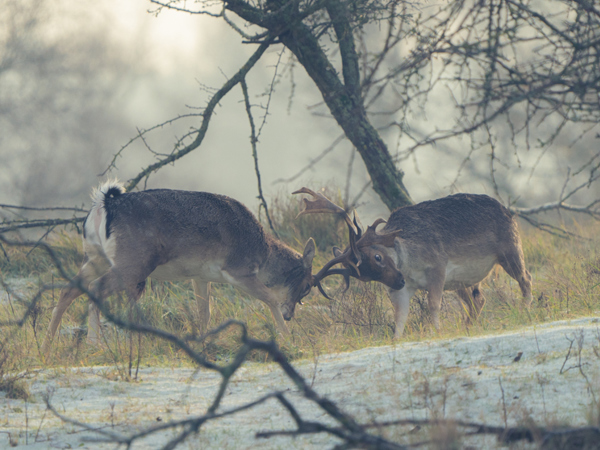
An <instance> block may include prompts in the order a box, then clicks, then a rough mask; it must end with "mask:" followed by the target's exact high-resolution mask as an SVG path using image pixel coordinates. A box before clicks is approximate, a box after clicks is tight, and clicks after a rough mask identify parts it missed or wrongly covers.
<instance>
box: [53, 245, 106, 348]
mask: <svg viewBox="0 0 600 450" xmlns="http://www.w3.org/2000/svg"><path fill="white" fill-rule="evenodd" d="M107 267H108V266H107V265H106V264H100V263H98V261H95V260H89V259H88V257H87V256H86V259H85V261H84V263H83V265H82V266H81V269H79V272H78V273H77V275H76V276H75V277H74V278H73V280H72V281H71V282H70V283H69V285H68V286H67V287H65V288H64V289H62V290H61V292H60V297H59V299H58V303H57V305H56V306H55V307H54V309H53V310H52V318H51V319H50V324H49V325H48V331H47V332H46V336H45V337H44V343H43V344H42V353H43V354H47V353H48V351H49V350H50V346H51V344H52V340H53V339H54V335H55V334H56V330H57V329H58V326H59V325H60V322H61V320H62V316H63V314H64V313H65V311H66V310H67V309H68V308H69V306H71V304H72V303H73V302H74V301H75V299H77V298H78V297H79V296H81V295H83V293H84V292H83V291H82V290H81V289H80V288H79V286H81V287H83V288H85V289H87V288H88V286H89V285H90V283H91V282H92V281H93V280H94V279H95V278H97V277H98V275H100V274H101V273H102V270H103V269H104V270H106V268H107Z"/></svg>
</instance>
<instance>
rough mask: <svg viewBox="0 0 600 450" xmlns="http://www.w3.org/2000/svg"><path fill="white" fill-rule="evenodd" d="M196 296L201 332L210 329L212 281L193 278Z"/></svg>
mask: <svg viewBox="0 0 600 450" xmlns="http://www.w3.org/2000/svg"><path fill="white" fill-rule="evenodd" d="M192 286H193V287H194V296H195V297H196V304H197V306H198V328H199V330H200V334H204V333H206V332H207V331H208V322H209V321H210V283H209V282H207V281H204V280H200V279H194V280H192Z"/></svg>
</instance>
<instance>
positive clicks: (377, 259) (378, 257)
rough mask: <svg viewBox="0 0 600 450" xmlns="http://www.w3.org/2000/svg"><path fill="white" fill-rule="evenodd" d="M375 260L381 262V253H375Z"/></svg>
mask: <svg viewBox="0 0 600 450" xmlns="http://www.w3.org/2000/svg"><path fill="white" fill-rule="evenodd" d="M375 261H377V262H381V255H380V254H379V253H375Z"/></svg>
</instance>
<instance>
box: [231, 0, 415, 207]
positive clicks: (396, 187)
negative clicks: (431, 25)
mask: <svg viewBox="0 0 600 450" xmlns="http://www.w3.org/2000/svg"><path fill="white" fill-rule="evenodd" d="M332 5H333V7H336V6H337V5H336V2H332ZM227 8H228V9H229V10H231V11H233V12H234V13H236V14H237V15H238V16H240V17H241V18H243V19H245V20H247V21H249V22H251V23H254V24H256V25H259V26H262V27H264V28H267V29H268V30H269V31H271V32H272V33H273V34H275V35H277V36H278V37H279V39H280V41H281V42H282V43H283V44H284V45H285V46H286V47H287V48H288V49H289V50H290V51H291V52H292V53H293V54H294V55H295V56H296V58H298V61H299V62H300V64H302V66H304V68H305V69H306V72H307V73H308V75H309V76H310V77H311V78H312V79H313V81H314V82H315V84H316V85H317V87H318V89H319V90H320V91H321V94H322V95H323V99H324V100H325V103H326V104H327V106H328V107H329V110H330V111H331V114H332V115H333V117H334V118H335V120H336V121H337V123H338V124H339V125H340V126H341V127H342V129H343V130H344V133H345V134H346V136H347V137H348V139H349V140H350V142H352V144H353V145H354V146H355V147H356V149H357V150H358V152H359V153H360V155H361V157H362V159H363V161H364V163H365V166H366V167H367V171H368V172H369V176H370V177H371V181H372V182H373V189H374V190H375V192H377V194H379V196H380V197H381V200H382V201H383V203H385V204H386V206H387V207H388V208H389V209H390V210H393V209H396V208H398V207H400V206H406V205H410V204H413V201H412V199H411V198H410V195H409V194H408V191H407V189H406V187H404V183H403V182H402V178H403V177H404V174H403V173H402V172H401V171H400V170H398V168H397V167H396V165H395V164H394V161H393V160H392V157H391V155H390V153H389V151H388V149H387V147H386V145H385V143H384V142H383V140H382V139H381V137H380V136H379V133H378V132H377V130H375V128H373V126H372V125H371V123H370V122H369V120H368V118H367V115H366V113H365V110H364V107H363V103H362V98H361V96H360V80H358V79H357V78H358V76H359V74H358V70H356V69H357V68H354V67H352V66H353V64H354V62H353V59H355V60H357V58H355V56H356V54H355V51H354V48H353V37H352V35H351V31H349V29H348V28H347V27H346V29H344V26H345V25H346V24H345V23H344V21H343V17H341V19H342V20H340V24H337V25H339V28H336V31H338V30H340V33H342V32H343V33H345V35H344V36H343V37H342V38H340V43H341V47H342V53H344V52H346V53H347V55H348V57H346V58H344V56H346V55H344V54H343V55H342V57H343V62H344V77H345V78H346V79H345V82H346V84H345V85H344V84H343V83H342V82H341V80H340V78H339V76H338V74H337V73H336V70H335V68H334V67H333V66H332V64H331V63H330V62H329V60H328V58H327V55H326V54H325V52H324V51H323V49H322V48H321V46H320V45H319V41H318V39H317V38H316V37H315V36H314V35H313V33H312V31H311V29H310V28H309V27H307V26H306V25H305V24H303V23H302V22H301V21H299V20H297V18H295V17H293V16H294V14H293V11H289V13H290V14H289V15H287V14H285V12H281V11H280V14H278V15H277V16H278V17H277V19H276V20H269V19H273V18H272V16H271V17H269V16H268V15H267V16H265V15H263V14H262V12H261V11H260V10H257V9H256V8H253V7H251V6H249V5H248V4H246V3H245V2H242V1H239V0H230V1H229V2H227ZM338 12H339V11H332V12H330V14H335V13H338ZM283 30H285V31H283ZM351 41H352V42H351ZM344 46H345V47H344ZM348 47H352V48H348Z"/></svg>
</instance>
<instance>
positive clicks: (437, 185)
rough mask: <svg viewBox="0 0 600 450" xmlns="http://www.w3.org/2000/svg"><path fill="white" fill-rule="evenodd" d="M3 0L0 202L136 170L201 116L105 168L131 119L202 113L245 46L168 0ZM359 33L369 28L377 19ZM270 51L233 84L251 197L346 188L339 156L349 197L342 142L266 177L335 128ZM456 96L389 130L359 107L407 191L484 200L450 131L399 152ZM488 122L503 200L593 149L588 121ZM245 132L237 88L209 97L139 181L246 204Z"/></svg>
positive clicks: (45, 201)
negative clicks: (245, 91) (527, 126)
mask: <svg viewBox="0 0 600 450" xmlns="http://www.w3.org/2000/svg"><path fill="white" fill-rule="evenodd" d="M2 5H3V7H2V9H1V12H0V203H8V204H13V205H27V206H49V205H53V206H59V205H60V206H73V205H78V206H81V205H84V206H85V207H86V208H87V207H89V206H90V201H89V194H90V192H91V190H92V188H94V187H96V186H97V185H98V184H99V182H100V181H102V180H104V179H106V178H118V179H120V180H122V181H127V180H128V179H130V178H132V177H134V176H135V175H137V174H138V173H139V172H140V171H141V170H142V169H143V168H145V167H146V166H147V165H149V164H151V163H153V162H155V161H156V158H157V156H156V155H155V154H153V153H152V152H157V153H160V154H168V153H170V152H171V151H172V150H173V146H174V143H175V142H176V141H177V139H178V138H179V137H181V136H182V135H184V134H185V133H187V132H189V131H191V130H192V129H193V127H197V126H199V123H200V118H199V117H190V118H182V119H181V120H177V121H176V122H174V123H173V124H165V125H164V126H161V127H158V128H157V129H156V130H154V131H153V132H152V133H151V134H149V135H148V136H147V137H146V139H145V140H140V139H138V140H137V141H135V142H134V143H132V144H131V145H130V146H127V148H125V149H124V150H123V151H122V153H121V154H120V155H119V157H117V158H116V161H115V166H116V169H113V170H111V171H110V172H108V173H104V172H105V170H106V169H107V167H108V166H109V165H110V163H111V161H112V160H113V157H114V155H115V154H116V153H117V152H119V151H120V149H122V148H123V147H124V146H125V145H126V144H127V143H128V142H129V141H130V140H131V139H132V138H134V137H135V136H136V135H138V133H139V130H144V129H148V128H151V127H154V126H156V125H158V124H162V123H165V122H166V121H169V120H170V119H173V118H175V117H178V116H182V115H186V114H198V113H199V112H201V111H200V110H199V108H202V107H204V106H205V105H206V103H207V101H208V100H209V99H210V97H211V95H212V94H213V93H214V92H215V90H216V89H218V88H219V87H220V86H221V85H222V84H223V82H224V81H225V80H226V79H227V78H228V77H231V76H232V75H233V74H235V72H236V71H237V70H238V69H239V67H240V66H241V65H242V64H243V63H244V62H245V61H246V59H247V58H248V57H249V56H250V55H251V54H252V53H253V52H254V51H255V49H256V45H255V44H242V43H241V38H240V36H239V35H238V34H237V33H235V32H234V31H233V30H232V29H231V28H230V27H229V26H227V24H226V23H225V22H224V21H223V20H220V19H214V18H210V17H206V16H197V15H190V14H185V13H181V12H175V11H162V12H161V13H160V14H152V13H149V12H148V11H149V10H152V9H153V6H152V5H151V4H150V3H149V2H148V1H146V0H129V1H127V2H123V1H117V0H105V1H103V2H92V1H91V0H83V1H79V2H69V1H66V0H37V1H33V0H2ZM366 32H367V34H369V33H371V35H370V37H372V39H374V40H376V39H377V37H378V34H377V33H378V30H377V28H376V27H372V28H370V29H369V28H368V29H367V30H366ZM281 50H282V47H281V46H273V48H272V49H270V50H268V51H267V54H266V55H265V56H264V57H263V58H262V59H261V61H259V63H258V64H257V66H256V67H255V68H254V69H253V70H252V71H251V73H250V75H249V76H248V79H247V81H248V87H249V93H250V100H251V102H252V104H253V114H254V120H255V123H256V126H257V129H260V136H259V141H258V144H257V150H258V158H259V165H260V172H261V177H262V187H263V190H264V192H265V196H266V197H267V200H269V199H270V198H271V197H272V196H275V195H277V194H289V193H291V192H292V191H293V190H296V189H298V188H300V187H301V186H308V187H311V188H312V189H315V190H316V189H319V188H320V187H322V186H325V185H329V186H332V185H335V186H337V187H338V188H339V189H341V190H345V187H346V180H347V175H348V173H349V164H350V162H351V161H353V163H352V166H351V168H350V173H351V174H352V176H351V184H350V187H349V191H350V192H349V194H350V195H349V198H350V199H352V198H353V197H354V196H355V195H357V194H358V193H359V192H360V191H361V190H362V189H363V187H364V186H365V184H366V183H367V182H368V175H367V173H366V170H365V168H364V165H363V163H362V161H361V159H360V157H359V156H358V155H357V154H355V155H353V152H354V151H353V147H352V145H351V144H350V143H349V142H348V141H347V140H342V141H341V142H339V143H338V144H337V145H335V146H334V148H333V149H332V150H331V151H330V152H329V153H327V155H326V156H325V157H323V158H322V159H321V160H320V161H319V162H318V164H317V165H315V166H314V167H313V168H310V169H309V170H306V171H305V172H303V173H302V174H301V175H300V176H298V177H296V178H294V179H293V180H292V181H289V182H278V180H282V179H283V180H286V179H290V178H292V177H294V176H295V175H296V174H297V173H298V172H299V171H300V170H301V169H303V168H305V167H306V166H307V165H308V164H310V163H311V161H313V160H314V159H315V158H318V157H319V155H321V154H322V153H323V152H324V151H325V150H326V149H328V148H330V147H331V146H332V145H333V144H334V143H335V142H336V139H338V137H339V136H340V135H341V134H342V131H341V128H340V127H339V126H338V125H337V123H336V122H335V121H334V120H333V118H331V117H330V116H329V113H328V110H327V108H326V106H325V105H324V104H323V103H322V97H321V94H320V93H319V91H318V90H317V89H316V87H315V86H314V85H313V82H312V81H311V80H310V79H309V78H308V76H307V75H306V73H305V72H304V69H303V68H302V66H300V65H299V64H295V65H294V62H293V60H292V59H290V57H289V52H285V53H283V54H282V53H281ZM401 56H402V55H401V54H399V55H398V58H401ZM275 71H277V74H278V77H277V78H274V74H275ZM274 82H275V90H274V92H273V94H272V95H269V89H270V87H271V84H272V83H274ZM454 95H456V93H455V92H452V91H451V90H448V89H441V88H440V89H436V90H435V91H434V92H432V93H431V94H430V96H429V100H428V102H427V103H426V104H425V103H424V104H423V105H422V106H421V107H418V106H417V107H416V108H413V109H412V110H411V112H410V114H409V115H407V116H403V117H402V118H401V119H398V123H399V124H400V123H401V125H398V126H397V127H395V126H390V118H389V115H386V116H382V117H381V118H378V117H377V116H374V117H373V118H372V121H373V123H374V124H375V125H376V126H379V127H380V133H381V136H382V138H383V139H384V141H385V142H386V144H387V145H388V148H389V151H390V152H391V153H392V155H396V156H397V157H398V158H399V167H400V168H401V169H402V170H403V171H404V172H405V178H404V182H405V185H406V187H407V188H408V190H409V192H410V195H411V196H412V198H413V200H415V201H416V202H419V201H423V200H427V199H431V198H436V197H440V196H444V195H448V194H450V193H454V192H474V193H486V194H489V195H492V196H494V190H493V187H492V185H491V184H490V153H489V149H488V148H483V147H482V148H474V147H473V146H472V143H470V142H469V141H468V140H467V139H466V138H456V139H453V140H445V141H443V142H442V143H440V144H437V145H436V146H429V147H426V146H424V147H419V148H418V149H417V150H416V151H415V152H413V153H410V154H406V155H404V154H403V151H404V150H405V148H406V147H407V146H408V145H410V141H409V140H408V139H407V138H406V134H405V131H406V130H410V133H411V134H413V135H423V136H425V135H426V134H427V133H428V132H431V130H435V129H436V128H438V127H440V126H443V125H445V124H448V123H450V122H452V121H453V120H454V115H455V113H454V112H453V105H454V102H453V100H452V97H453V96H454ZM267 105H268V115H267V117H266V119H265V121H264V126H263V114H264V111H265V107H266V106H267ZM377 107H378V108H380V109H381V110H382V111H391V110H394V109H395V105H394V98H393V97H389V96H388V97H385V98H382V99H380V100H379V103H378V105H377ZM398 114H400V113H398ZM538 125H539V129H537V130H532V131H531V135H530V136H529V138H530V139H531V138H533V139H531V140H532V141H533V142H535V133H538V132H539V133H540V136H541V135H543V134H544V133H548V132H549V130H552V129H553V127H554V128H555V127H556V123H555V122H553V121H552V119H549V120H547V121H540V122H539V124H538ZM502 126H503V125H501V124H500V125H498V127H497V128H496V131H498V130H500V132H497V133H496V135H495V142H496V148H495V158H496V165H495V177H496V182H497V184H498V186H499V188H500V189H499V192H500V194H501V196H502V200H503V201H504V202H505V203H507V202H513V201H516V204H517V205H519V206H534V205H536V204H540V203H543V202H546V201H551V200H556V198H557V196H558V195H559V193H560V191H561V189H562V188H563V183H564V180H565V177H566V176H567V173H568V171H569V170H570V169H569V167H570V166H573V167H575V166H577V165H578V164H579V162H580V161H584V160H586V159H589V158H590V155H592V154H594V153H597V140H596V131H595V127H592V126H589V125H588V126H587V128H586V129H584V128H582V126H573V127H572V128H571V129H567V130H564V132H563V133H562V134H561V136H560V138H559V139H557V140H556V142H555V143H554V144H553V151H548V148H547V147H543V146H540V147H539V148H536V147H534V146H532V147H529V148H527V146H526V145H525V144H524V142H523V141H522V139H523V138H522V137H518V138H516V139H512V138H511V137H510V132H509V129H508V128H509V125H508V124H507V125H505V127H506V132H505V133H503V132H502ZM582 133H583V134H582ZM249 135H250V126H249V122H248V117H247V114H246V111H245V107H244V102H243V96H242V91H241V89H240V87H239V86H237V87H236V88H234V90H233V91H232V92H231V93H230V94H229V95H227V96H226V97H225V98H224V99H223V101H222V102H221V103H220V105H219V107H218V108H217V110H216V114H215V115H214V116H213V117H212V119H211V123H210V127H209V130H208V133H207V135H206V138H205V140H204V142H203V143H202V145H201V147H200V148H198V149H197V150H195V151H193V152H192V153H191V154H189V155H187V156H185V157H184V158H182V159H180V160H178V161H176V162H175V164H174V165H171V166H167V167H165V168H163V169H161V170H160V171H159V172H158V173H157V174H154V175H152V176H151V177H150V179H149V181H148V183H147V187H149V188H150V187H162V188H172V189H190V190H202V191H209V192H215V193H221V194H226V195H229V196H231V197H233V198H236V199H238V200H240V201H242V202H243V203H244V204H246V205H247V206H248V207H250V209H252V210H253V211H256V210H257V209H258V204H259V201H258V199H257V195H258V190H257V181H256V175H255V172H254V162H253V159H252V148H251V145H250V140H249ZM149 148H150V149H151V150H152V151H149ZM141 186H143V183H142V185H141ZM597 194H598V193H592V194H590V193H589V192H588V193H587V194H586V193H583V194H582V195H584V196H585V195H597ZM359 212H360V213H361V216H362V217H363V222H366V221H369V220H372V219H374V218H375V217H376V216H378V215H384V216H386V215H387V214H388V213H387V209H386V207H385V206H384V205H383V203H382V202H381V201H380V199H379V197H378V196H377V194H375V193H374V192H373V191H372V190H370V189H368V190H367V191H366V192H365V194H364V195H363V196H362V197H361V198H360V201H359Z"/></svg>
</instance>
